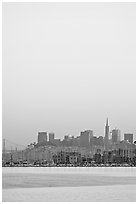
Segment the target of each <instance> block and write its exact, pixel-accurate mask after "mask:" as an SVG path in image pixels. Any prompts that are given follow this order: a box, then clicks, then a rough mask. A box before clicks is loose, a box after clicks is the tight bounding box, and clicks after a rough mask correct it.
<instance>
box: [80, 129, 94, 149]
mask: <svg viewBox="0 0 138 204" xmlns="http://www.w3.org/2000/svg"><path fill="white" fill-rule="evenodd" d="M92 137H93V131H92V130H85V131H83V132H81V134H80V146H81V147H90V144H91V140H92Z"/></svg>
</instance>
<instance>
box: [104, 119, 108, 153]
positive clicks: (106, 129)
mask: <svg viewBox="0 0 138 204" xmlns="http://www.w3.org/2000/svg"><path fill="white" fill-rule="evenodd" d="M108 144H109V122H108V118H107V120H106V125H105V137H104V148H105V150H108Z"/></svg>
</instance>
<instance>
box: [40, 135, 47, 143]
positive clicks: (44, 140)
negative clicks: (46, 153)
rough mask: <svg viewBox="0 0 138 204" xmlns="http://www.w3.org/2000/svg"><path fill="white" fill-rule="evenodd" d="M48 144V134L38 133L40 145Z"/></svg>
mask: <svg viewBox="0 0 138 204" xmlns="http://www.w3.org/2000/svg"><path fill="white" fill-rule="evenodd" d="M43 142H47V132H38V143H39V144H40V143H43Z"/></svg>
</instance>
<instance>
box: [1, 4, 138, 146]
mask: <svg viewBox="0 0 138 204" xmlns="http://www.w3.org/2000/svg"><path fill="white" fill-rule="evenodd" d="M2 31H3V119H2V120H3V138H7V139H9V140H11V141H15V142H16V143H19V144H24V145H26V144H29V143H30V142H33V141H37V132H38V131H47V132H51V131H52V132H55V136H56V137H57V138H63V136H64V135H66V134H72V135H74V136H77V135H79V133H80V131H82V130H85V129H92V130H93V131H94V134H95V135H97V136H99V135H104V125H105V121H106V117H107V116H108V117H109V125H110V128H111V129H113V128H115V127H117V128H119V129H120V130H121V133H122V136H123V134H124V132H126V133H127V132H129V133H134V135H135V134H136V133H135V116H136V114H135V112H136V107H135V105H136V96H135V91H136V87H135V83H136V10H135V3H3V30H2Z"/></svg>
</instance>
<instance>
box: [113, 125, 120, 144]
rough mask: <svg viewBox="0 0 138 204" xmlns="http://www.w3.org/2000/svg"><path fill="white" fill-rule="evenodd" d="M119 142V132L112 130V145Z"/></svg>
mask: <svg viewBox="0 0 138 204" xmlns="http://www.w3.org/2000/svg"><path fill="white" fill-rule="evenodd" d="M119 141H120V130H118V129H116V128H115V129H113V130H112V143H117V142H119Z"/></svg>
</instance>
